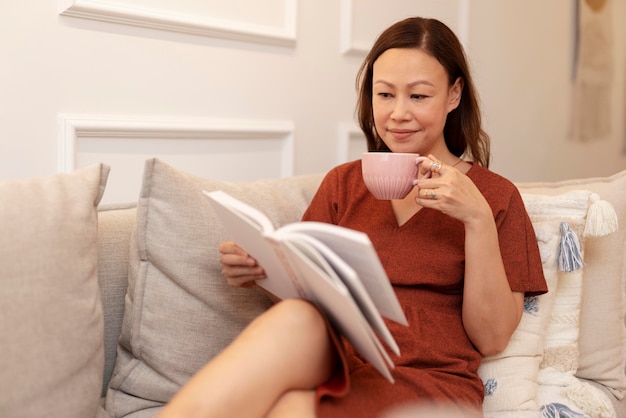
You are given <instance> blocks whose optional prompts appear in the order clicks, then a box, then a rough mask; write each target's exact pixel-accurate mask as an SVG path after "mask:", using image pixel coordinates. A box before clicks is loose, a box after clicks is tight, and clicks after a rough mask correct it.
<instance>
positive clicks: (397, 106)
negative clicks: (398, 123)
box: [391, 98, 410, 120]
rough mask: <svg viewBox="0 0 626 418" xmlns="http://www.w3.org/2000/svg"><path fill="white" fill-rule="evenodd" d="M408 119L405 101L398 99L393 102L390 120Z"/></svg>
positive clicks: (407, 107) (407, 108)
mask: <svg viewBox="0 0 626 418" xmlns="http://www.w3.org/2000/svg"><path fill="white" fill-rule="evenodd" d="M409 117H410V114H409V106H408V103H407V101H406V100H404V99H401V98H398V99H396V100H395V101H394V105H393V110H392V112H391V118H392V119H394V120H406V119H408V118H409Z"/></svg>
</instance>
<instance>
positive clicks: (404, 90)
mask: <svg viewBox="0 0 626 418" xmlns="http://www.w3.org/2000/svg"><path fill="white" fill-rule="evenodd" d="M372 90H373V91H372V93H373V94H372V108H373V113H374V124H375V126H376V131H377V132H378V135H380V137H381V138H382V140H383V141H384V142H385V144H387V146H388V147H389V149H390V150H391V151H393V152H412V153H419V154H421V155H428V154H429V153H432V154H434V155H442V154H443V153H444V152H447V147H446V144H445V140H444V137H443V128H444V125H445V123H446V117H447V115H448V112H450V111H452V110H454V109H455V108H456V107H457V106H458V105H459V100H460V97H461V91H462V83H461V81H460V80H456V81H455V83H454V84H453V85H452V86H450V85H449V83H448V74H447V73H446V70H445V69H444V67H443V66H442V65H441V64H440V63H439V61H437V60H436V59H435V58H434V57H432V56H431V55H429V54H427V53H426V52H424V51H422V50H421V49H416V48H407V49H404V48H402V49H400V48H395V49H388V50H387V51H385V52H384V53H383V54H382V55H381V56H380V57H378V59H377V60H376V61H375V62H374V67H373V80H372Z"/></svg>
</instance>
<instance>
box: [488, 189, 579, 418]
mask: <svg viewBox="0 0 626 418" xmlns="http://www.w3.org/2000/svg"><path fill="white" fill-rule="evenodd" d="M589 195H590V192H587V191H582V190H581V191H574V192H570V193H567V194H563V195H558V196H546V195H530V194H524V193H523V194H522V198H523V200H524V204H525V206H526V210H527V212H528V214H529V216H530V219H531V221H532V223H533V227H534V229H535V234H536V236H537V242H538V246H539V251H540V254H541V260H542V265H543V271H544V276H545V278H546V282H547V284H548V290H549V291H548V293H547V294H544V295H541V296H533V297H527V298H526V299H525V300H524V312H523V314H522V319H521V321H520V324H519V326H518V328H517V330H516V331H515V333H514V334H513V336H512V337H511V341H510V342H509V345H508V346H507V348H506V349H505V350H504V351H503V352H502V353H500V354H498V355H495V356H490V357H486V358H485V359H484V360H483V362H482V364H481V366H480V368H479V370H478V372H479V375H480V376H481V378H482V379H483V383H484V385H485V400H484V403H483V412H484V413H485V417H486V418H489V417H496V416H497V417H502V416H511V417H522V418H523V417H536V416H537V415H538V412H539V405H538V404H537V378H538V374H539V368H540V367H539V366H540V363H541V360H542V358H543V354H544V343H545V339H546V327H548V324H549V323H550V322H551V315H552V311H553V306H554V304H555V303H558V297H557V295H558V291H557V288H558V282H559V272H558V270H559V256H560V255H562V254H564V253H562V252H561V248H563V244H562V233H561V232H562V231H561V230H562V225H563V222H570V223H571V224H577V222H578V221H581V222H584V220H585V216H586V212H587V207H588V199H589ZM564 260H567V258H564ZM575 297H576V296H575ZM577 297H578V300H580V294H578V295H577ZM575 328H577V326H576V327H575Z"/></svg>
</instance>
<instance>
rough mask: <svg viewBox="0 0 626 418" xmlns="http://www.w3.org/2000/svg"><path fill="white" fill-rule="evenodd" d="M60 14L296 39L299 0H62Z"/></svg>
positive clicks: (250, 38) (243, 37)
mask: <svg viewBox="0 0 626 418" xmlns="http://www.w3.org/2000/svg"><path fill="white" fill-rule="evenodd" d="M59 13H60V14H61V15H64V16H72V17H78V18H83V19H92V20H100V21H104V22H112V23H119V24H123V25H132V26H141V27H146V28H151V29H159V30H166V31H174V32H183V33H188V34H194V35H202V36H210V37H215V38H225V39H232V40H238V41H246V42H255V43H264V44H270V45H283V46H293V45H295V43H296V26H297V0H264V1H263V2H257V1H255V0H228V1H217V0H212V1H208V0H207V1H191V0H181V1H178V0H150V1H149V0H107V1H102V0H60V3H59Z"/></svg>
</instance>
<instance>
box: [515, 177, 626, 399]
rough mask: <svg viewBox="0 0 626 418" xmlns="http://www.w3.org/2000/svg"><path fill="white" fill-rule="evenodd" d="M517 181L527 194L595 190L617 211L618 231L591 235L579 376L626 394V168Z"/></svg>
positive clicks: (587, 250)
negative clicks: (610, 172) (582, 175)
mask: <svg viewBox="0 0 626 418" xmlns="http://www.w3.org/2000/svg"><path fill="white" fill-rule="evenodd" d="M517 186H518V188H519V189H520V191H521V192H522V193H535V194H549V195H556V194H561V193H564V192H566V191H568V190H575V189H586V190H590V191H592V192H594V193H595V194H597V196H599V197H601V198H602V199H603V200H605V201H607V202H609V203H610V204H611V205H612V206H613V208H614V209H615V212H616V213H617V216H618V219H617V225H610V223H607V224H606V226H607V227H608V228H609V230H611V229H614V228H615V227H618V230H617V232H616V233H611V234H608V235H604V236H601V237H590V238H587V239H586V240H585V241H586V242H585V262H586V265H585V269H584V271H583V300H582V306H581V311H582V315H581V323H580V332H579V343H578V350H579V361H578V369H577V371H576V376H577V377H581V378H584V379H588V380H593V381H595V382H598V383H600V384H602V385H604V386H605V387H607V388H608V389H609V390H610V391H612V393H613V394H614V395H615V397H616V398H618V399H622V398H623V397H624V395H625V394H626V375H625V374H624V368H625V366H626V365H625V363H624V359H625V357H626V345H625V344H624V281H625V280H626V269H625V268H624V255H625V250H626V247H625V241H626V192H625V191H626V170H625V171H622V172H620V173H617V174H615V175H613V176H610V177H597V178H585V179H574V180H565V181H560V182H550V183H545V182H544V183H520V184H517ZM597 196H593V199H594V200H595V199H597ZM599 202H600V201H597V202H596V203H599ZM596 206H597V207H596ZM602 207H603V206H602V205H592V208H593V209H592V212H600V211H601V209H602ZM609 230H607V231H605V232H608V231H609ZM595 235H602V234H599V233H596V234H595Z"/></svg>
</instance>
